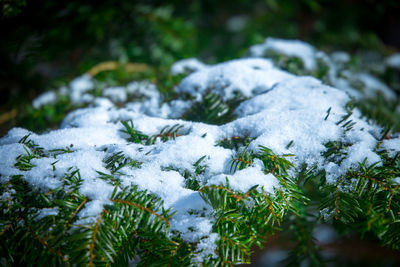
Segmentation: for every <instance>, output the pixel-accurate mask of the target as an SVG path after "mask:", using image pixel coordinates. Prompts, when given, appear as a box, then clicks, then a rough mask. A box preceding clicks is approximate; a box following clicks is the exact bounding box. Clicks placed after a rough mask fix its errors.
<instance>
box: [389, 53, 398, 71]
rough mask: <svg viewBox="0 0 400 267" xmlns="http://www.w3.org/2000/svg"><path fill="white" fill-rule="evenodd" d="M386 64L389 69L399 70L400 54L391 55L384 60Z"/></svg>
mask: <svg viewBox="0 0 400 267" xmlns="http://www.w3.org/2000/svg"><path fill="white" fill-rule="evenodd" d="M386 64H387V65H388V66H389V67H392V68H394V69H399V70H400V53H396V54H393V55H391V56H390V57H388V58H387V59H386Z"/></svg>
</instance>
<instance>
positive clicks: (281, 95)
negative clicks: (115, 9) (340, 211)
mask: <svg viewBox="0 0 400 267" xmlns="http://www.w3.org/2000/svg"><path fill="white" fill-rule="evenodd" d="M265 49H273V50H277V51H279V52H281V53H284V54H285V55H288V56H296V57H299V58H301V59H302V60H303V61H304V63H305V66H306V68H308V69H313V68H315V66H316V65H315V64H316V62H315V60H316V58H317V57H319V58H320V59H323V60H326V61H327V62H328V63H329V64H334V63H332V62H336V63H338V62H342V63H343V64H344V63H345V62H347V61H348V60H349V57H348V55H347V54H345V53H337V54H335V55H332V58H333V59H332V62H331V61H329V60H331V59H330V58H329V57H328V56H327V55H325V54H321V53H320V54H318V55H317V52H316V50H315V49H314V48H313V47H312V46H310V45H308V44H306V43H303V42H301V41H288V40H278V39H274V38H268V39H267V40H266V42H265V43H264V44H262V45H259V46H254V47H252V49H251V52H252V55H253V56H262V55H263V53H264V50H265ZM332 66H334V65H332ZM335 66H336V65H335ZM338 68H339V67H338ZM188 70H189V71H191V72H192V73H191V74H190V75H188V76H186V77H185V78H184V79H183V80H182V81H181V83H180V84H179V85H178V86H176V88H175V91H176V92H177V93H178V94H179V96H182V94H184V93H185V94H189V95H191V96H192V97H193V100H186V99H182V97H181V98H180V97H178V99H174V100H173V101H171V102H163V100H162V97H161V94H160V93H159V92H158V90H157V87H156V86H155V85H153V84H151V83H149V82H146V81H141V82H137V81H135V82H132V83H129V84H128V85H126V86H125V87H104V88H105V89H104V90H103V91H102V93H101V96H99V97H94V96H93V95H92V94H90V91H91V90H93V89H94V87H95V84H96V83H97V82H96V81H95V80H94V79H93V78H92V77H90V76H89V75H83V76H81V77H78V78H76V79H75V80H73V81H72V82H71V83H69V85H68V86H67V87H62V88H60V91H59V92H58V93H57V94H56V95H61V94H62V92H61V91H63V92H64V93H66V95H67V96H69V97H70V99H71V101H72V102H73V103H75V104H82V103H88V104H90V105H88V106H86V107H83V108H80V109H76V110H74V111H72V112H71V113H69V114H68V115H67V116H66V117H65V119H64V121H63V122H62V123H61V127H60V129H58V130H53V131H49V132H47V133H43V134H40V135H38V134H35V133H31V132H29V131H27V130H25V129H22V128H14V129H11V130H10V131H9V133H8V134H7V135H6V136H4V137H3V138H1V139H0V157H1V158H2V161H1V162H0V176H1V181H2V182H5V181H7V180H8V179H9V177H11V176H12V175H22V177H23V179H25V180H26V181H27V182H28V183H29V184H30V185H31V186H33V187H36V188H39V189H40V190H41V191H43V192H47V191H48V190H51V189H54V188H57V187H59V186H61V185H62V184H63V181H64V179H63V178H64V176H65V174H66V173H71V172H72V171H74V170H79V173H80V176H81V178H82V186H81V187H80V189H79V191H80V193H81V194H82V195H84V196H86V197H87V198H88V199H89V200H90V201H88V203H87V204H86V205H85V207H84V208H83V209H82V210H81V211H80V212H79V213H78V217H79V221H78V223H81V224H85V223H91V222H94V221H95V220H96V219H97V218H98V216H100V213H101V211H102V209H103V207H104V205H106V204H112V203H110V197H111V194H112V192H113V189H114V186H113V185H111V184H109V183H107V182H106V181H105V180H103V179H101V178H100V177H99V174H98V172H102V173H105V174H111V173H110V170H108V169H107V168H106V164H105V163H104V161H105V159H107V158H109V157H110V156H112V155H114V154H115V153H118V152H122V154H123V155H125V156H126V157H128V158H130V159H132V160H136V161H138V162H140V163H141V165H140V167H132V166H125V167H123V168H121V169H119V171H118V173H113V176H115V177H116V178H118V179H119V180H120V181H121V185H122V186H131V185H136V186H138V188H139V189H140V190H147V191H148V192H150V193H152V194H154V195H156V196H158V197H160V198H161V199H162V200H163V203H164V204H163V205H164V207H165V208H172V210H173V211H176V213H175V215H173V217H172V219H171V221H170V223H171V228H170V230H171V231H170V235H172V236H173V235H175V234H176V233H178V234H179V235H180V236H181V238H182V239H183V240H185V241H187V242H196V243H197V246H196V252H198V255H197V258H196V259H194V261H195V262H201V261H202V259H204V258H206V257H208V255H214V253H215V249H216V241H217V240H218V235H217V234H216V233H215V232H213V225H214V224H215V220H216V218H215V213H214V211H213V210H212V207H210V206H209V205H208V204H207V203H206V202H205V201H204V200H203V199H202V198H201V196H200V194H199V192H198V191H196V190H192V189H190V188H187V187H186V186H185V177H184V176H183V173H184V172H185V171H187V172H190V173H194V172H195V167H194V164H195V163H196V162H197V161H198V160H199V159H200V158H202V157H204V158H203V160H202V161H201V165H204V166H206V167H205V169H204V172H202V173H200V174H197V175H196V176H195V179H197V181H198V182H199V183H200V184H201V185H226V184H227V182H228V183H229V186H230V187H231V189H232V190H236V191H240V192H246V191H248V190H249V189H250V188H252V187H253V186H255V185H258V187H257V190H264V191H265V192H266V193H268V194H274V192H275V190H276V189H277V188H279V187H280V186H281V185H280V184H279V182H278V179H277V178H276V177H275V176H274V175H273V174H271V173H269V174H265V173H264V171H263V164H262V162H261V161H260V160H257V159H256V160H254V162H253V164H251V165H250V166H248V167H247V168H244V169H242V170H238V171H236V172H234V173H232V172H231V170H230V163H231V160H232V158H233V157H234V156H235V153H236V152H235V151H234V150H230V149H226V148H223V147H220V146H217V145H216V144H217V143H218V141H220V140H222V139H224V138H231V137H233V136H241V137H244V136H249V137H252V138H254V140H253V141H252V142H251V143H250V145H249V147H248V149H249V150H253V151H255V152H257V151H259V149H260V145H262V146H265V147H268V148H270V149H272V151H273V152H274V153H275V154H277V155H282V154H288V153H290V154H294V155H295V156H294V157H288V158H287V159H288V160H289V161H291V162H292V163H293V164H294V166H295V168H297V169H298V168H300V167H301V166H304V164H306V165H307V166H308V167H312V166H317V169H318V170H324V171H325V172H326V178H327V181H328V182H329V183H335V182H337V179H338V177H339V176H341V175H343V174H345V173H346V172H347V170H348V169H349V168H357V166H358V163H359V162H362V161H364V159H367V161H366V163H367V165H371V164H374V163H376V162H378V164H379V163H380V162H381V159H380V157H379V155H378V154H377V153H376V152H375V151H376V148H377V145H378V141H377V139H376V138H375V137H374V136H376V133H378V132H380V130H381V129H380V127H378V126H375V125H372V124H369V123H368V122H367V121H366V120H365V119H363V118H362V116H361V113H360V112H359V111H358V110H357V109H355V110H353V114H352V115H351V116H350V117H349V118H348V120H347V121H349V120H352V122H354V123H355V125H354V126H353V128H352V129H346V127H343V124H344V123H345V122H343V123H341V124H339V125H338V122H339V121H340V120H341V119H342V117H343V116H345V115H346V114H347V110H346V103H347V102H349V101H350V96H349V92H352V90H353V89H354V88H352V87H351V86H350V84H349V83H348V82H347V80H345V79H343V80H339V79H336V78H337V76H338V73H337V72H338V69H334V70H333V73H331V77H333V78H334V79H336V80H335V83H336V84H341V86H340V88H334V87H332V86H328V85H326V84H323V83H322V82H321V81H319V80H317V79H315V78H313V77H308V76H304V77H299V76H295V75H292V74H290V73H288V72H286V71H283V70H280V69H278V68H277V67H275V66H274V64H273V62H272V61H271V60H269V59H264V58H244V59H238V60H231V61H228V62H224V63H220V64H216V65H205V64H203V63H201V62H200V61H198V60H195V59H186V60H183V61H180V62H178V63H176V64H175V65H173V66H172V69H171V72H172V73H173V74H179V73H184V72H187V71H188ZM333 78H332V79H333ZM357 78H358V79H360V80H362V81H363V82H364V84H365V86H366V89H365V92H363V94H366V95H367V96H369V97H370V96H373V94H374V93H375V92H376V91H381V92H382V93H383V94H384V95H385V96H386V97H387V98H392V97H393V92H392V91H391V89H390V88H388V87H387V86H385V85H384V84H383V83H382V82H380V81H379V80H377V79H376V78H374V77H372V76H370V75H369V74H366V73H360V74H358V76H357ZM66 88H67V89H68V90H67V91H66ZM344 88H347V89H344ZM208 92H213V93H215V94H218V95H219V96H220V97H221V98H222V99H223V100H224V101H228V100H231V99H233V98H234V97H235V95H236V93H240V94H241V95H242V96H244V97H246V99H247V100H245V101H243V102H242V103H241V104H240V105H239V106H238V107H237V108H236V110H235V111H234V115H235V116H236V117H235V119H233V120H232V121H231V122H229V123H226V124H224V125H220V126H217V125H210V124H205V123H198V122H190V121H184V120H181V119H180V117H181V116H182V114H183V113H184V112H185V111H186V110H187V109H189V108H190V107H191V105H192V104H193V103H195V102H196V101H202V98H203V96H204V95H205V94H207V93H208ZM354 92H355V91H354ZM360 94H361V93H360ZM53 97H54V96H53ZM53 100H54V99H51V101H53ZM128 100H129V102H128V103H125V105H124V106H122V107H117V106H116V105H115V104H114V102H126V101H128ZM46 101H49V96H46V95H44V96H43V95H42V96H41V97H39V98H38V99H36V100H35V101H34V103H36V105H37V106H38V107H40V106H41V105H43V104H44V103H50V102H46ZM129 120H131V121H132V122H133V125H134V129H135V130H139V131H141V132H142V133H143V134H146V135H148V136H152V135H157V134H158V133H159V132H160V131H161V129H163V128H164V127H166V126H172V125H175V124H180V125H182V126H183V127H182V128H181V129H180V131H179V135H178V136H177V137H176V138H175V140H172V139H171V140H168V141H166V142H161V141H160V140H159V139H158V140H157V142H156V143H155V144H153V145H147V146H146V145H142V144H135V143H130V142H128V141H127V137H128V136H127V134H125V133H123V132H121V130H123V129H124V126H123V125H122V123H121V122H122V121H129ZM28 134H30V136H29V138H28V139H30V140H32V141H33V142H34V143H35V144H37V145H39V146H40V147H42V148H43V150H44V153H45V156H43V157H39V158H35V159H33V160H31V163H32V164H33V165H34V167H32V168H31V169H30V170H28V171H21V170H18V169H17V168H16V167H15V166H14V165H15V163H16V158H17V157H18V156H19V155H26V153H27V152H26V150H25V149H26V148H25V146H24V145H23V144H20V143H18V141H19V140H20V139H21V138H22V137H24V136H26V135H28ZM330 141H341V142H343V143H344V144H346V145H347V146H345V147H344V148H343V152H345V153H344V156H343V157H344V158H343V160H342V161H341V162H340V163H339V162H337V161H335V159H330V158H325V157H324V156H323V153H324V152H325V151H326V150H327V148H326V147H325V144H326V143H328V142H330ZM290 142H292V145H291V146H290V147H289V148H288V144H289V143H290ZM381 148H382V149H386V150H387V151H388V152H389V156H391V157H393V156H394V155H395V154H396V153H397V152H398V151H400V139H399V138H393V139H389V140H384V141H383V142H382V144H381ZM54 149H68V150H69V153H65V154H56V153H54V152H51V150H54ZM293 173H294V172H293ZM396 179H397V178H396ZM394 182H398V181H397V180H394ZM3 197H5V196H2V198H3ZM56 214H57V213H56V210H50V209H43V210H42V211H40V213H39V218H41V217H44V216H49V215H56ZM200 214H203V215H200ZM322 214H323V215H326V216H328V215H329V214H328V211H327V210H325V211H322Z"/></svg>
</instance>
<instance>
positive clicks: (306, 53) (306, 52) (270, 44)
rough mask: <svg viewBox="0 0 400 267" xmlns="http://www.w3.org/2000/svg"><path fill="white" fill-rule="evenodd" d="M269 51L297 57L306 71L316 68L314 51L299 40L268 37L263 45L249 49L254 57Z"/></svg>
mask: <svg viewBox="0 0 400 267" xmlns="http://www.w3.org/2000/svg"><path fill="white" fill-rule="evenodd" d="M269 51H273V52H278V53H282V54H284V55H287V56H291V57H298V58H300V59H301V60H302V61H303V63H304V66H305V67H306V68H307V69H308V70H313V69H315V68H316V67H317V63H316V60H315V54H316V49H315V48H314V47H313V46H312V45H310V44H308V43H305V42H302V41H300V40H283V39H276V38H271V37H268V38H267V39H266V40H265V42H264V43H263V44H259V45H254V46H252V47H251V48H250V54H251V55H252V56H255V57H262V56H265V53H268V52H269Z"/></svg>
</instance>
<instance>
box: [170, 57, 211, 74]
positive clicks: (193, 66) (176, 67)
mask: <svg viewBox="0 0 400 267" xmlns="http://www.w3.org/2000/svg"><path fill="white" fill-rule="evenodd" d="M205 68H207V65H206V64H204V63H203V62H201V61H199V60H198V59H196V58H187V59H182V60H179V61H178V62H175V63H174V64H173V65H172V66H171V74H172V75H178V74H185V73H187V72H189V73H190V72H194V71H198V70H203V69H205Z"/></svg>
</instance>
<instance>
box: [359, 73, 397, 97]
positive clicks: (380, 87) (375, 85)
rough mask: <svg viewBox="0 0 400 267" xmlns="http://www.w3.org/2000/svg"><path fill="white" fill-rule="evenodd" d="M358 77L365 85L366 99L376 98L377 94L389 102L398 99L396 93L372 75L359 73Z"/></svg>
mask: <svg viewBox="0 0 400 267" xmlns="http://www.w3.org/2000/svg"><path fill="white" fill-rule="evenodd" d="M356 77H357V78H358V79H359V80H360V81H361V82H362V83H363V84H364V86H365V87H364V94H365V96H366V97H374V96H375V94H376V93H377V92H380V93H382V94H383V95H384V97H385V98H386V99H388V100H395V99H396V97H397V96H396V93H395V92H393V91H392V90H391V89H390V88H389V87H388V86H387V85H386V84H384V83H383V82H382V81H380V80H379V79H377V78H375V77H374V76H372V75H371V74H368V73H359V74H358V75H357V76H356Z"/></svg>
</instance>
